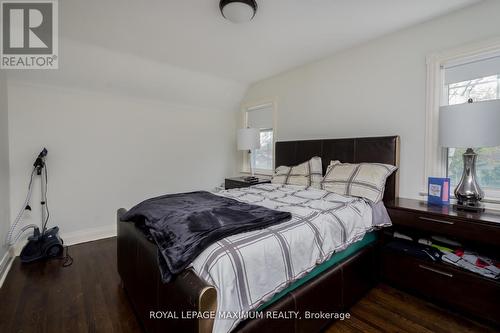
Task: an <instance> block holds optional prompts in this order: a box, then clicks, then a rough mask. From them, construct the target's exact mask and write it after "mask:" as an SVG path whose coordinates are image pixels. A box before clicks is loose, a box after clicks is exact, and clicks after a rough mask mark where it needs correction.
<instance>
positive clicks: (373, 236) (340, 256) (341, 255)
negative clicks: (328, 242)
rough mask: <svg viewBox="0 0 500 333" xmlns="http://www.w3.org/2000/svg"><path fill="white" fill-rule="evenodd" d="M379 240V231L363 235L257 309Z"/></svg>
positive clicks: (266, 305) (258, 309) (261, 308)
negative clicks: (360, 238)
mask: <svg viewBox="0 0 500 333" xmlns="http://www.w3.org/2000/svg"><path fill="white" fill-rule="evenodd" d="M376 240H377V233H376V232H369V233H367V234H366V235H365V237H363V239H362V240H360V241H358V242H356V243H354V244H351V245H350V246H349V247H347V248H346V249H345V250H343V251H340V252H337V253H335V254H334V255H332V257H331V258H330V259H328V260H327V261H325V262H324V263H322V264H320V265H318V266H316V267H315V268H314V269H313V270H312V271H310V272H309V273H308V274H307V275H306V276H304V277H302V278H300V279H298V280H297V281H295V282H293V283H292V284H291V285H289V286H288V287H286V288H285V289H283V290H282V291H280V292H279V293H277V294H276V295H274V297H273V298H271V299H270V300H269V301H268V302H266V303H264V304H262V305H261V306H259V307H258V308H257V311H262V310H264V309H265V308H266V307H268V306H269V305H271V304H273V303H274V302H276V301H278V300H279V299H280V298H282V297H283V296H285V295H286V294H287V293H289V292H291V291H292V290H295V289H297V288H298V287H300V286H301V285H303V284H304V283H306V282H307V281H309V280H312V279H314V278H315V277H316V276H318V275H320V274H321V273H323V272H324V271H326V270H327V269H329V268H330V267H332V266H335V265H336V264H338V263H339V262H341V261H342V260H344V259H346V258H347V257H350V256H351V255H353V254H355V253H356V252H358V251H359V250H361V249H362V248H364V247H365V246H368V245H370V244H372V243H374V242H375V241H376Z"/></svg>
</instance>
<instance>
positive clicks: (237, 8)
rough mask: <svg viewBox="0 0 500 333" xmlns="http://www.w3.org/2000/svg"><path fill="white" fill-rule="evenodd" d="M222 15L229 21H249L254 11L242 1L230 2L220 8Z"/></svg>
mask: <svg viewBox="0 0 500 333" xmlns="http://www.w3.org/2000/svg"><path fill="white" fill-rule="evenodd" d="M222 15H224V17H225V18H227V19H228V20H229V21H231V22H234V23H242V22H248V21H250V20H251V19H252V18H253V16H254V15H255V11H254V9H253V8H252V7H251V6H249V5H248V4H246V3H244V2H231V3H228V4H227V5H225V6H224V8H222Z"/></svg>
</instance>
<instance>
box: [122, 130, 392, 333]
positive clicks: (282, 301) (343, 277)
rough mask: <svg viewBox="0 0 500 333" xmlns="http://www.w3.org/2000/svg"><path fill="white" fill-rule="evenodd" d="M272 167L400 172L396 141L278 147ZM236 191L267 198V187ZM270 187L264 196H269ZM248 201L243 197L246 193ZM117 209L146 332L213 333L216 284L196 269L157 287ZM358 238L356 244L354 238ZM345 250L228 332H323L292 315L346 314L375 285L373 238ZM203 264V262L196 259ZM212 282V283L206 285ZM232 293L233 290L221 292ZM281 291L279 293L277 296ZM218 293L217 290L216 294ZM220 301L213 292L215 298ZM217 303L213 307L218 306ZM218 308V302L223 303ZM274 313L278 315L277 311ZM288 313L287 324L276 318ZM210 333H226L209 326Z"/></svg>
mask: <svg viewBox="0 0 500 333" xmlns="http://www.w3.org/2000/svg"><path fill="white" fill-rule="evenodd" d="M275 148H276V149H275V158H276V165H295V164H299V163H301V162H303V161H305V160H308V159H309V158H311V157H313V156H320V157H321V158H322V163H323V172H324V170H325V169H326V167H327V165H328V164H329V162H330V161H331V160H341V161H343V162H351V163H360V162H377V163H385V164H392V165H396V166H398V165H399V157H398V155H399V138H398V137H397V136H391V137H373V138H348V139H325V140H305V141H285V142H277V143H276V147H275ZM260 186H264V188H261V189H258V188H257V189H249V190H241V191H242V192H241V193H243V195H245V191H250V192H251V191H259V190H260V191H269V190H270V189H269V188H267V189H266V188H265V187H266V186H265V185H260ZM269 186H271V190H274V189H273V188H272V185H269ZM397 189H398V174H397V173H395V174H393V175H391V176H390V177H389V178H388V179H387V182H386V188H385V192H384V202H387V201H390V200H393V199H394V198H395V197H396V196H397ZM246 194H248V193H246ZM124 213H125V210H124V209H120V210H118V214H117V223H118V246H117V251H118V271H119V274H120V277H121V279H122V286H123V287H124V288H125V290H126V292H127V295H128V297H129V299H130V302H131V304H132V306H133V308H134V310H135V312H136V315H137V317H138V318H139V320H140V322H141V323H142V325H143V327H144V329H145V330H146V331H147V332H207V333H208V332H212V329H213V328H214V323H215V321H216V320H217V319H216V318H214V317H213V316H210V315H209V314H211V313H214V311H215V310H216V309H217V305H218V303H217V296H218V295H217V290H216V287H215V286H214V284H215V283H209V282H207V280H210V278H208V276H205V278H202V277H200V276H204V275H203V272H202V266H203V265H201V264H198V265H197V263H196V261H195V262H194V266H193V267H192V268H190V269H186V270H185V271H184V272H183V273H182V274H180V275H179V276H178V277H177V278H175V279H174V280H173V281H171V282H169V283H166V284H164V283H162V281H161V279H160V274H159V271H158V263H157V248H156V245H155V244H154V243H153V242H151V241H150V240H148V238H147V237H145V234H144V232H143V231H142V230H140V229H139V228H137V227H135V226H134V224H132V223H128V222H122V221H121V219H120V216H122V215H123V214H124ZM361 236H362V237H361ZM361 236H360V237H359V238H360V239H355V241H356V242H353V244H352V245H350V246H349V247H347V248H341V249H340V248H339V249H337V251H335V254H334V255H333V256H332V257H331V258H329V260H327V261H325V262H322V263H321V265H318V266H316V267H313V269H312V270H310V269H309V270H307V272H305V274H302V275H300V279H297V281H295V282H294V283H293V284H292V285H288V286H282V288H280V289H277V291H279V292H278V293H277V294H269V295H266V296H267V297H265V298H263V299H262V300H260V301H259V302H258V303H253V306H258V310H262V311H264V312H265V313H270V314H273V313H276V314H277V315H276V317H272V316H261V317H257V318H254V317H251V318H248V319H246V320H237V321H233V322H232V323H231V324H232V325H233V324H234V327H233V326H231V327H230V328H231V331H232V332H257V331H259V332H273V331H274V332H276V331H287V332H318V331H320V330H321V329H323V328H324V327H325V326H326V325H328V324H329V323H330V322H331V321H332V318H329V317H328V316H325V317H322V316H320V317H317V318H314V319H304V318H302V319H299V317H294V315H293V314H294V313H297V312H299V313H301V314H303V313H305V311H309V313H321V312H324V313H334V312H339V311H345V310H346V309H348V308H349V307H350V306H351V305H352V304H354V303H355V302H356V301H357V300H358V299H359V298H360V297H362V296H363V295H364V294H365V293H366V292H367V291H368V290H369V289H370V288H371V287H372V286H373V285H374V284H375V283H376V282H377V277H378V274H377V264H376V262H377V237H376V235H375V233H374V232H372V233H367V234H362V235H361ZM200 261H202V259H200ZM212 282H213V281H212ZM227 287H228V288H234V286H229V285H228V286H227ZM283 287H286V288H284V289H283ZM220 288H221V286H219V289H220ZM221 295H222V296H223V293H220V295H219V296H221ZM222 302H223V300H220V304H219V305H222ZM224 302H225V301H224ZM278 311H281V312H278ZM279 313H281V314H282V315H283V314H289V316H288V317H286V318H283V316H280V315H278V314H279ZM216 327H218V328H217V331H226V330H227V327H228V326H227V325H226V327H225V328H221V327H222V326H220V325H219V323H216Z"/></svg>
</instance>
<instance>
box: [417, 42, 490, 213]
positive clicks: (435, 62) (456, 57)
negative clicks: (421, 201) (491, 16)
mask: <svg viewBox="0 0 500 333" xmlns="http://www.w3.org/2000/svg"><path fill="white" fill-rule="evenodd" d="M499 52H500V38H495V39H491V40H487V41H483V42H480V43H474V44H470V45H466V46H463V47H460V48H455V49H450V50H447V51H443V52H439V53H434V54H430V55H428V56H427V58H426V65H427V73H426V74H427V80H426V106H425V148H424V151H425V156H424V177H423V179H422V183H421V192H420V195H421V196H426V195H427V179H428V177H432V176H434V177H446V175H447V168H448V165H447V162H448V149H447V148H443V147H441V146H440V145H439V133H438V131H439V107H440V106H441V105H446V104H448V91H447V90H446V89H444V88H445V82H444V70H443V69H444V65H445V64H449V63H453V62H460V61H468V60H473V59H474V58H479V57H484V56H485V54H490V53H491V54H496V53H499ZM452 192H453V189H452ZM452 197H453V193H452ZM483 202H485V203H490V204H493V205H492V206H490V208H495V209H500V189H499V190H498V191H497V190H488V191H487V192H486V193H485V198H484V200H483Z"/></svg>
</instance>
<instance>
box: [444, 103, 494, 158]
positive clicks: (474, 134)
mask: <svg viewBox="0 0 500 333" xmlns="http://www.w3.org/2000/svg"><path fill="white" fill-rule="evenodd" d="M439 141H440V143H441V146H443V147H451V148H480V147H493V146H498V145H500V100H491V101H484V102H475V103H465V104H457V105H447V106H443V107H441V108H440V110H439Z"/></svg>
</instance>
